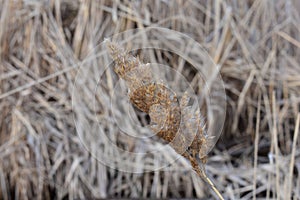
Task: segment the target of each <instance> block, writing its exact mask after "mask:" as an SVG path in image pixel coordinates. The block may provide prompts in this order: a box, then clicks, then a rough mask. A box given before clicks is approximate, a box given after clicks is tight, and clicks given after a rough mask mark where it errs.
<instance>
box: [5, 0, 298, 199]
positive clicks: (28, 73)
mask: <svg viewBox="0 0 300 200" xmlns="http://www.w3.org/2000/svg"><path fill="white" fill-rule="evenodd" d="M299 10H300V2H299V1H298V0H277V1H273V0H245V1H238V0H225V1H221V0H216V1H206V0H203V1H191V0H190V1H184V0H176V1H171V0H154V1H129V0H124V1H121V0H120V1H119V0H117V1H106V0H104V1H96V0H94V1H92V0H91V1H88V0H81V1H76V0H75V1H72V0H50V1H35V0H23V1H21V0H0V111H1V115H0V119H1V120H0V199H74V198H92V197H94V198H106V197H118V198H121V197H127V198H139V197H144V198H146V197H151V198H165V197H170V198H204V199H208V198H213V197H212V196H211V193H210V191H209V189H208V187H207V186H206V185H205V184H203V183H202V181H201V180H200V179H199V178H198V177H197V176H196V175H195V173H194V172H192V170H191V169H190V168H189V167H188V166H187V165H184V164H182V163H176V164H174V166H172V169H170V170H160V171H154V172H144V173H139V174H131V173H126V172H122V171H118V170H117V169H112V168H109V167H106V166H105V165H103V164H101V163H99V162H97V161H96V160H95V159H93V158H92V157H91V155H90V154H89V153H88V152H87V151H86V149H85V148H84V147H83V145H82V144H81V142H80V139H79V138H78V135H77V133H76V129H75V124H74V121H73V114H75V115H76V114H78V115H79V114H81V115H83V116H85V118H86V119H88V121H89V125H88V126H86V131H92V129H93V127H94V126H95V124H97V122H95V121H93V119H92V117H91V115H90V113H91V112H90V110H89V108H88V106H89V105H88V101H90V97H91V96H90V95H92V93H93V91H89V90H87V91H86V92H87V93H86V94H85V96H84V97H85V98H86V101H87V102H86V109H76V110H72V98H71V97H72V89H73V88H72V86H73V83H74V81H75V77H76V68H75V67H74V66H76V65H77V64H78V63H79V62H80V61H82V60H83V59H84V58H85V57H86V56H87V54H88V53H89V52H90V51H91V50H93V48H95V47H96V46H97V45H98V44H99V43H101V42H102V41H103V40H104V38H105V37H109V36H111V35H113V34H116V33H120V32H122V31H126V30H128V29H132V28H141V29H143V28H145V27H148V26H159V27H165V28H169V29H172V30H176V31H179V32H182V33H185V34H187V35H189V36H190V37H192V38H194V39H195V40H196V41H197V42H199V43H200V44H201V45H203V47H204V48H205V49H206V50H207V51H208V53H209V54H210V56H211V57H212V58H213V59H214V61H215V62H216V63H217V64H219V65H220V66H221V75H222V78H223V81H224V84H225V88H226V95H227V116H226V122H225V127H224V130H223V134H222V136H221V138H220V140H219V142H218V143H217V145H216V147H215V148H214V149H213V150H212V152H211V153H210V154H209V158H208V164H207V170H208V174H209V176H210V177H212V179H213V181H214V182H215V184H216V185H217V187H218V189H219V190H220V191H221V192H222V194H223V195H224V196H225V197H226V198H227V199H300V189H299V188H300V175H299V174H300V149H299V146H300V144H299V137H298V131H299V118H298V121H297V116H298V117H299V114H298V113H299V111H300V107H299V103H300V66H299V63H300V34H299V32H300V13H299ZM166 62H172V60H170V59H169V60H166ZM98 67H99V68H101V67H103V66H101V65H99V66H98ZM183 70H185V68H183ZM95 80H96V78H95ZM94 84H95V85H96V81H94ZM103 84H104V85H103V87H104V88H108V89H107V90H106V91H104V92H103V94H101V98H102V99H100V105H99V113H100V114H99V115H101V117H102V119H103V123H101V124H104V125H103V127H102V128H103V130H105V131H106V132H107V133H108V134H114V133H115V132H116V129H117V127H115V126H114V124H110V123H109V122H110V121H109V120H108V119H109V117H110V111H109V109H108V108H105V107H106V105H107V104H106V101H107V98H109V82H108V81H107V82H104V83H103ZM95 85H94V86H95ZM89 87H90V88H93V85H92V86H91V85H90V86H89ZM79 112H80V113H79ZM91 140H92V139H91ZM116 140H118V138H117V139H116ZM98 142H99V144H100V143H101V141H98ZM122 142H124V141H122ZM101 145H102V147H101V148H103V154H107V155H108V156H111V154H109V152H110V148H111V147H110V145H109V144H101ZM123 145H125V146H126V145H127V146H130V147H128V148H131V147H132V145H133V146H134V145H135V144H134V141H133V142H132V141H130V142H128V143H126V142H124V144H123ZM144 145H151V144H147V143H146V144H144ZM165 154H166V155H161V156H162V157H164V156H166V157H167V156H169V155H167V154H169V153H168V152H165ZM170 154H171V153H170ZM124 162H125V161H124ZM147 162H149V163H155V157H153V158H147ZM116 168H118V166H116ZM142 171H143V170H142ZM142 171H141V172H142Z"/></svg>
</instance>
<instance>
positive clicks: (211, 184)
mask: <svg viewBox="0 0 300 200" xmlns="http://www.w3.org/2000/svg"><path fill="white" fill-rule="evenodd" d="M200 177H201V178H202V179H203V180H204V181H205V182H206V183H208V185H209V186H210V188H211V189H212V190H213V191H214V192H215V193H216V195H217V196H218V198H219V199H220V200H224V197H223V196H222V194H221V193H220V191H219V190H218V189H217V188H216V186H215V184H214V183H213V182H212V181H211V180H210V178H209V177H208V176H207V175H206V173H205V171H204V170H201V175H200Z"/></svg>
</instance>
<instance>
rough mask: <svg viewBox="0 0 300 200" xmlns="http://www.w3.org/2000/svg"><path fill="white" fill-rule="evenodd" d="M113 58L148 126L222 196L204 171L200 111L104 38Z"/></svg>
mask: <svg viewBox="0 0 300 200" xmlns="http://www.w3.org/2000/svg"><path fill="white" fill-rule="evenodd" d="M106 44H107V47H108V49H109V52H110V54H111V56H112V58H113V59H114V61H115V68H114V71H115V72H116V73H117V74H118V76H119V77H120V78H121V79H123V80H125V82H126V84H127V86H128V88H129V91H130V93H129V98H130V102H131V103H132V104H133V105H134V106H135V107H137V108H138V109H139V110H141V111H143V112H145V113H147V114H149V116H150V119H151V122H150V128H151V129H152V131H154V132H155V133H156V135H157V136H158V137H159V138H162V139H163V140H164V141H166V142H168V143H169V144H170V145H171V146H172V148H173V149H174V150H175V151H176V152H177V153H178V154H180V155H182V156H183V157H185V158H186V159H188V160H189V161H190V163H191V166H192V168H193V170H194V171H195V172H196V173H197V174H198V175H199V176H200V177H201V178H202V179H203V180H204V181H205V182H206V183H207V184H208V185H209V186H210V187H211V188H212V189H213V191H214V192H215V193H216V195H217V196H218V197H219V198H220V199H223V197H222V195H221V193H220V192H219V191H218V189H217V188H216V187H215V185H214V184H213V182H212V181H211V180H210V179H209V177H208V176H207V175H206V173H205V168H204V164H205V160H206V150H207V146H208V143H209V141H208V138H207V135H206V132H205V127H204V125H203V124H202V123H201V118H202V117H201V114H200V110H199V109H198V110H197V111H196V112H195V111H193V110H192V109H191V108H190V107H189V106H188V101H189V97H188V95H187V94H185V95H183V97H182V98H181V99H180V100H179V98H178V96H177V94H176V93H175V92H174V91H172V90H171V89H169V88H168V87H167V86H166V85H165V83H158V82H156V81H155V80H154V79H153V77H152V73H151V68H150V66H149V65H147V64H143V63H142V62H141V61H140V60H139V59H138V58H136V57H134V56H132V55H131V54H129V53H128V52H127V51H126V50H124V49H123V48H121V47H119V46H118V45H117V44H115V43H113V42H110V41H109V40H107V41H106Z"/></svg>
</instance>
